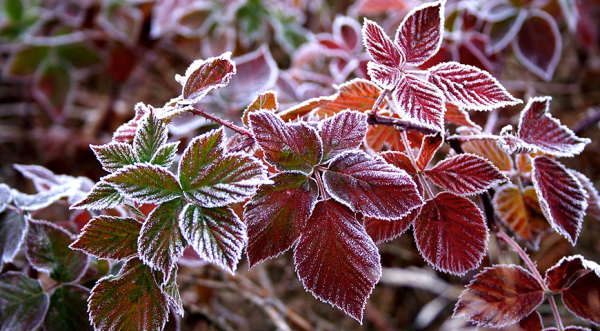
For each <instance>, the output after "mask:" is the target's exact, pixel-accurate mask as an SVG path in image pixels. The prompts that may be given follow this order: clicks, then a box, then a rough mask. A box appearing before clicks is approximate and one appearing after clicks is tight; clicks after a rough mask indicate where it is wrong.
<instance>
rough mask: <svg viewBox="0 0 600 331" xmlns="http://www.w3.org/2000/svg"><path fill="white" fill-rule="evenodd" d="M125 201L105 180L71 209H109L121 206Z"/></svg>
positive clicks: (97, 184)
mask: <svg viewBox="0 0 600 331" xmlns="http://www.w3.org/2000/svg"><path fill="white" fill-rule="evenodd" d="M123 200H125V198H124V197H123V196H122V195H121V193H120V192H119V191H118V190H117V189H116V188H114V187H113V186H112V185H110V184H109V183H107V182H105V181H104V180H100V181H99V182H98V183H96V185H94V187H92V190H91V191H90V192H89V193H88V194H87V196H86V197H85V198H84V199H83V200H81V201H79V202H77V203H75V204H74V205H72V206H71V207H70V208H71V209H91V210H99V209H109V208H114V207H116V206H118V205H120V204H121V203H123Z"/></svg>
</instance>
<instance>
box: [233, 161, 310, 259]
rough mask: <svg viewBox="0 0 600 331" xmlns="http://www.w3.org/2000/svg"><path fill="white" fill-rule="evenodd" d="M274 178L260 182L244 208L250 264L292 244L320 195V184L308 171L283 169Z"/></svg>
mask: <svg viewBox="0 0 600 331" xmlns="http://www.w3.org/2000/svg"><path fill="white" fill-rule="evenodd" d="M271 180H272V181H273V184H269V185H263V186H261V187H260V188H259V189H258V192H256V195H254V197H253V198H252V201H250V202H249V203H247V204H246V206H245V208H244V220H245V222H246V224H247V225H248V247H247V248H246V253H247V254H248V263H249V265H250V267H252V266H253V265H255V264H256V263H258V262H261V261H264V260H266V259H268V258H271V257H275V256H277V255H279V254H281V253H283V252H285V251H286V250H288V249H289V248H290V247H292V245H293V244H294V243H295V242H296V239H298V237H299V236H300V234H301V233H302V231H303V230H304V228H305V226H306V222H307V221H308V218H309V217H310V215H311V214H312V212H313V209H314V207H315V204H316V203H317V198H318V196H319V191H318V187H317V184H316V183H315V181H314V180H313V179H310V178H307V177H306V175H305V174H302V173H289V172H284V173H280V174H277V175H275V176H274V177H272V178H271Z"/></svg>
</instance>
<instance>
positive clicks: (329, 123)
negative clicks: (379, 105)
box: [319, 111, 367, 162]
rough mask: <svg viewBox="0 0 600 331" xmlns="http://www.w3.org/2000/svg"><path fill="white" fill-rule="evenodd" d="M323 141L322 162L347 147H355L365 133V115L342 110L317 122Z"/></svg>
mask: <svg viewBox="0 0 600 331" xmlns="http://www.w3.org/2000/svg"><path fill="white" fill-rule="evenodd" d="M319 127H320V128H319V133H320V135H321V140H322V141H323V162H326V161H328V160H330V159H332V158H334V157H335V156H337V155H339V154H341V153H343V152H344V151H346V150H348V149H355V148H358V147H359V146H360V144H361V143H362V141H363V139H364V137H365V134H366V133H367V115H365V114H362V113H359V112H355V111H343V112H341V113H338V114H336V115H335V116H333V117H330V118H328V119H326V120H324V121H322V122H319Z"/></svg>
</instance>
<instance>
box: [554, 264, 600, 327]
mask: <svg viewBox="0 0 600 331" xmlns="http://www.w3.org/2000/svg"><path fill="white" fill-rule="evenodd" d="M588 263H589V262H588ZM599 273H600V267H599V266H598V265H597V264H596V265H595V268H594V270H593V271H589V272H588V273H586V274H585V275H583V276H581V277H579V278H577V280H576V281H575V282H574V283H573V284H572V285H571V286H570V287H568V288H567V289H564V290H563V291H562V300H563V303H564V304H565V307H567V309H569V311H570V312H572V313H573V314H575V315H577V316H578V317H580V318H583V319H584V320H587V321H590V322H592V323H594V324H595V325H600V304H598V303H599V302H600V277H599V276H598V274H599Z"/></svg>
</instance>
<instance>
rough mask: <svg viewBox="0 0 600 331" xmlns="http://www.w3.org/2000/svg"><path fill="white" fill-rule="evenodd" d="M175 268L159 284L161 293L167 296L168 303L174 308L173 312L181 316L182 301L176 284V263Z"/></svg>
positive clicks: (182, 312)
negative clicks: (165, 279) (167, 277)
mask: <svg viewBox="0 0 600 331" xmlns="http://www.w3.org/2000/svg"><path fill="white" fill-rule="evenodd" d="M174 268H175V269H174V270H172V271H171V276H170V277H169V279H167V281H166V282H165V283H164V284H162V285H161V286H160V289H161V290H162V293H163V294H164V295H165V297H166V298H167V301H168V302H169V305H171V307H173V308H174V309H175V312H176V313H177V314H179V315H180V316H181V317H183V314H184V310H183V302H182V301H181V296H180V295H179V286H177V265H175V267H174Z"/></svg>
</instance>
